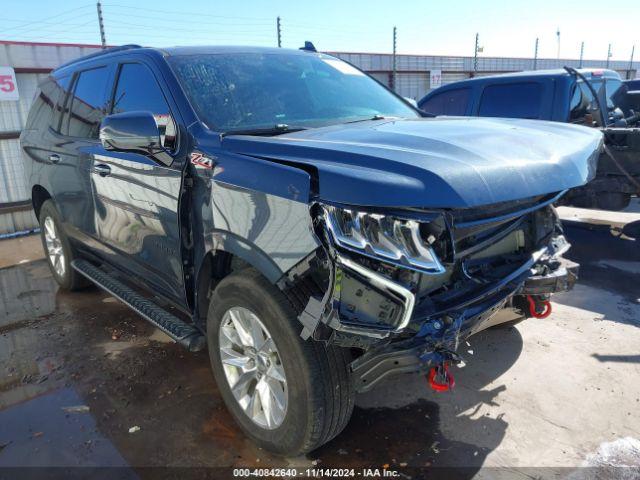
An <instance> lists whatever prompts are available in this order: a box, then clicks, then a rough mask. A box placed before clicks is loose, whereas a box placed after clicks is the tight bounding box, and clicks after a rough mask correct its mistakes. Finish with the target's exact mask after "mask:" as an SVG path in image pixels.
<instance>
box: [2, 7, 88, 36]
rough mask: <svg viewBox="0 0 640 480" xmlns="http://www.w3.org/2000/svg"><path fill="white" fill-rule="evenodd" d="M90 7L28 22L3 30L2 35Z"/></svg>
mask: <svg viewBox="0 0 640 480" xmlns="http://www.w3.org/2000/svg"><path fill="white" fill-rule="evenodd" d="M88 7H90V5H84V6H82V7H78V8H73V9H71V10H67V11H65V12H61V13H59V14H57V15H53V16H49V17H46V18H43V19H41V20H34V21H30V22H27V23H23V24H22V25H16V26H14V27H11V28H8V29H5V30H3V31H2V33H6V32H9V31H11V30H16V29H18V30H22V29H24V27H28V26H30V25H34V24H37V23H40V22H44V21H47V20H51V19H52V18H59V17H62V16H64V15H68V14H70V13H73V12H77V11H78V10H82V9H85V8H88Z"/></svg>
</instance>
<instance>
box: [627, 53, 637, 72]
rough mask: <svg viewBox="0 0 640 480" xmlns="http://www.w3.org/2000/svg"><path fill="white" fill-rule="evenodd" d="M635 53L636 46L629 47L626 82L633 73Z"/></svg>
mask: <svg viewBox="0 0 640 480" xmlns="http://www.w3.org/2000/svg"><path fill="white" fill-rule="evenodd" d="M635 52H636V46H635V45H634V46H633V47H631V59H630V60H629V70H627V80H629V79H630V78H631V72H632V71H633V54H634V53H635Z"/></svg>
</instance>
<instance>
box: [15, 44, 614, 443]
mask: <svg viewBox="0 0 640 480" xmlns="http://www.w3.org/2000/svg"><path fill="white" fill-rule="evenodd" d="M308 50H309V49H307V50H305V51H299V50H286V49H279V48H274V49H264V48H250V47H199V48H186V47H185V48H172V49H163V50H160V49H151V48H140V47H136V46H128V47H119V48H114V49H111V50H106V51H105V52H103V53H100V54H96V55H93V56H89V57H85V58H83V59H79V60H77V61H74V62H72V63H70V64H67V65H63V66H61V67H60V68H58V69H56V70H55V71H54V72H52V73H51V74H50V75H49V76H48V77H47V78H46V79H45V80H44V81H43V82H42V83H41V85H40V87H39V90H38V92H37V96H36V100H35V102H34V105H33V107H32V109H31V112H30V114H29V117H28V122H27V126H26V128H25V129H24V131H23V133H22V136H21V146H22V149H23V151H24V154H25V155H24V156H25V159H26V160H25V162H26V165H25V168H26V171H27V176H28V179H29V181H30V185H31V192H32V199H33V208H34V210H35V213H36V215H37V217H38V219H39V221H40V225H41V235H42V242H43V246H44V249H45V252H46V256H47V259H48V261H49V264H50V267H51V271H52V272H53V276H54V278H55V279H56V281H57V282H58V283H59V284H60V286H61V287H63V288H66V289H70V290H76V289H80V288H82V287H83V286H86V285H87V283H89V282H93V283H95V284H97V285H99V286H100V287H102V288H103V289H105V290H106V291H107V292H109V293H111V294H112V295H114V296H115V297H117V298H118V299H120V300H121V301H122V302H124V303H125V304H127V305H128V306H129V307H130V308H132V309H133V310H134V311H136V312H137V313H139V314H140V315H141V316H143V317H144V318H145V319H147V320H148V321H149V322H151V323H152V324H154V325H155V326H157V327H158V328H160V329H161V330H163V331H164V332H166V333H167V334H168V335H169V336H170V337H171V338H173V339H174V340H175V341H176V342H178V343H179V344H180V345H183V346H185V347H186V348H188V349H189V350H200V349H202V348H205V347H208V350H209V357H210V360H211V367H212V369H213V374H214V377H215V379H216V381H217V384H218V386H219V389H220V392H221V395H222V397H223V399H224V401H225V403H226V405H227V406H228V408H229V410H230V411H231V413H232V415H233V416H234V418H235V419H236V421H237V422H238V424H239V425H240V426H241V427H242V429H243V430H244V431H245V432H246V433H247V434H248V435H249V436H250V437H251V438H252V439H253V440H255V441H256V442H257V443H258V444H260V445H261V446H263V447H265V448H268V449H269V450H271V451H274V452H278V453H281V454H288V455H293V454H298V453H301V452H307V451H309V450H312V449H313V448H316V447H318V446H319V445H321V444H323V443H324V442H327V441H328V440H330V439H331V438H332V437H334V436H335V435H337V434H338V433H339V432H340V431H341V430H342V429H343V428H344V426H345V425H346V423H347V422H348V420H349V418H350V415H351V412H352V410H353V405H354V396H355V393H356V392H358V391H364V390H367V389H370V388H372V387H373V386H375V385H378V384H379V382H380V381H381V380H383V379H385V378H386V377H388V376H390V375H393V374H398V373H403V372H424V373H427V372H429V381H430V383H431V385H432V386H433V388H434V389H440V390H442V389H445V390H446V389H448V388H450V386H451V385H452V384H453V377H452V376H451V372H450V371H449V367H448V366H449V365H450V364H451V363H457V362H458V361H459V360H460V357H459V356H458V354H457V353H456V350H457V347H458V344H459V343H460V342H461V341H463V340H464V339H465V338H467V337H468V336H469V335H471V334H473V333H475V332H477V331H480V330H482V329H484V328H487V327H488V326H491V325H495V324H497V323H500V322H505V321H518V320H520V319H523V318H525V317H532V316H536V317H544V316H546V315H548V314H549V313H550V304H549V297H550V296H551V294H552V293H554V292H558V291H566V290H569V289H570V288H571V287H572V286H573V283H574V282H575V279H576V269H577V265H576V264H573V263H571V262H569V261H567V260H565V259H563V257H562V255H563V253H564V252H566V250H567V249H568V248H569V244H568V243H567V241H566V239H565V237H564V236H563V233H562V228H561V225H560V223H559V221H558V218H557V216H556V213H555V210H554V208H553V206H552V203H554V202H556V201H558V200H559V199H560V198H562V196H563V195H564V194H565V192H566V191H567V190H568V189H571V188H575V187H579V186H580V185H583V184H585V183H586V182H587V181H589V180H590V179H591V176H592V174H593V171H594V168H595V162H596V160H597V157H598V154H599V150H600V148H601V144H602V138H601V137H602V135H601V134H600V133H599V132H598V131H596V130H590V129H583V128H579V127H574V126H569V125H558V124H554V123H550V122H544V123H543V122H531V121H527V120H495V119H464V118H463V119H446V118H445V119H434V118H423V114H422V113H421V112H420V111H419V110H416V109H415V108H413V107H412V106H410V105H409V104H408V103H407V102H406V101H404V100H403V99H401V98H400V97H398V96H396V95H395V94H394V93H392V92H391V91H389V90H387V89H386V88H385V87H383V86H381V85H380V84H378V83H377V82H376V81H374V80H373V79H371V78H370V77H368V76H367V75H365V74H363V73H362V72H361V71H360V70H357V69H356V68H354V67H352V66H350V65H349V64H347V63H344V62H342V61H341V60H338V59H336V58H334V57H331V56H328V55H324V54H320V53H317V52H315V51H308ZM461 132H464V133H463V134H461ZM185 375H188V372H185Z"/></svg>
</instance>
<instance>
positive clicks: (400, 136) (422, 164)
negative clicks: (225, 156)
mask: <svg viewBox="0 0 640 480" xmlns="http://www.w3.org/2000/svg"><path fill="white" fill-rule="evenodd" d="M600 142H601V134H600V133H599V132H597V131H594V130H589V129H584V128H580V127H574V126H570V125H558V124H555V123H551V122H546V123H541V122H532V121H527V120H505V119H500V120H498V119H486V118H483V119H478V118H475V119H472V118H465V117H460V118H454V117H447V118H439V119H421V120H397V121H394V120H380V121H371V122H364V123H358V124H352V125H346V126H345V125H340V126H336V127H326V128H318V129H313V130H308V131H302V132H296V133H291V134H285V135H279V136H277V137H272V138H262V137H240V136H230V137H226V138H225V139H224V141H223V146H225V147H226V148H227V149H229V150H231V151H235V152H238V153H243V154H246V155H252V156H258V155H260V156H263V157H269V158H273V159H279V160H282V161H287V162H294V163H299V164H303V165H307V166H310V167H313V168H315V169H317V170H318V176H319V188H320V191H319V196H320V198H322V199H324V200H327V201H332V202H337V203H344V204H355V205H369V206H385V207H417V208H439V207H444V208H469V207H475V206H479V205H487V204H492V203H499V202H504V201H509V200H515V199H518V198H527V197H533V196H536V195H540V194H546V193H552V192H559V191H562V190H566V189H569V188H573V187H576V186H579V185H582V184H584V183H585V182H587V181H588V180H590V179H591V178H592V177H593V175H594V173H595V166H596V165H595V158H592V159H590V161H589V162H585V161H584V159H585V156H586V157H589V155H590V153H591V152H593V151H594V150H596V149H597V148H598V146H599V144H600ZM381 192H384V195H381Z"/></svg>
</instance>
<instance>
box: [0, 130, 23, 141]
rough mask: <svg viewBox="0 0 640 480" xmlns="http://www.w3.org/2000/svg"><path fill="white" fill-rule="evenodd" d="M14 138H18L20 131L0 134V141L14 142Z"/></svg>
mask: <svg viewBox="0 0 640 480" xmlns="http://www.w3.org/2000/svg"><path fill="white" fill-rule="evenodd" d="M16 138H20V130H11V131H8V132H0V140H15V139H16Z"/></svg>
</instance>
